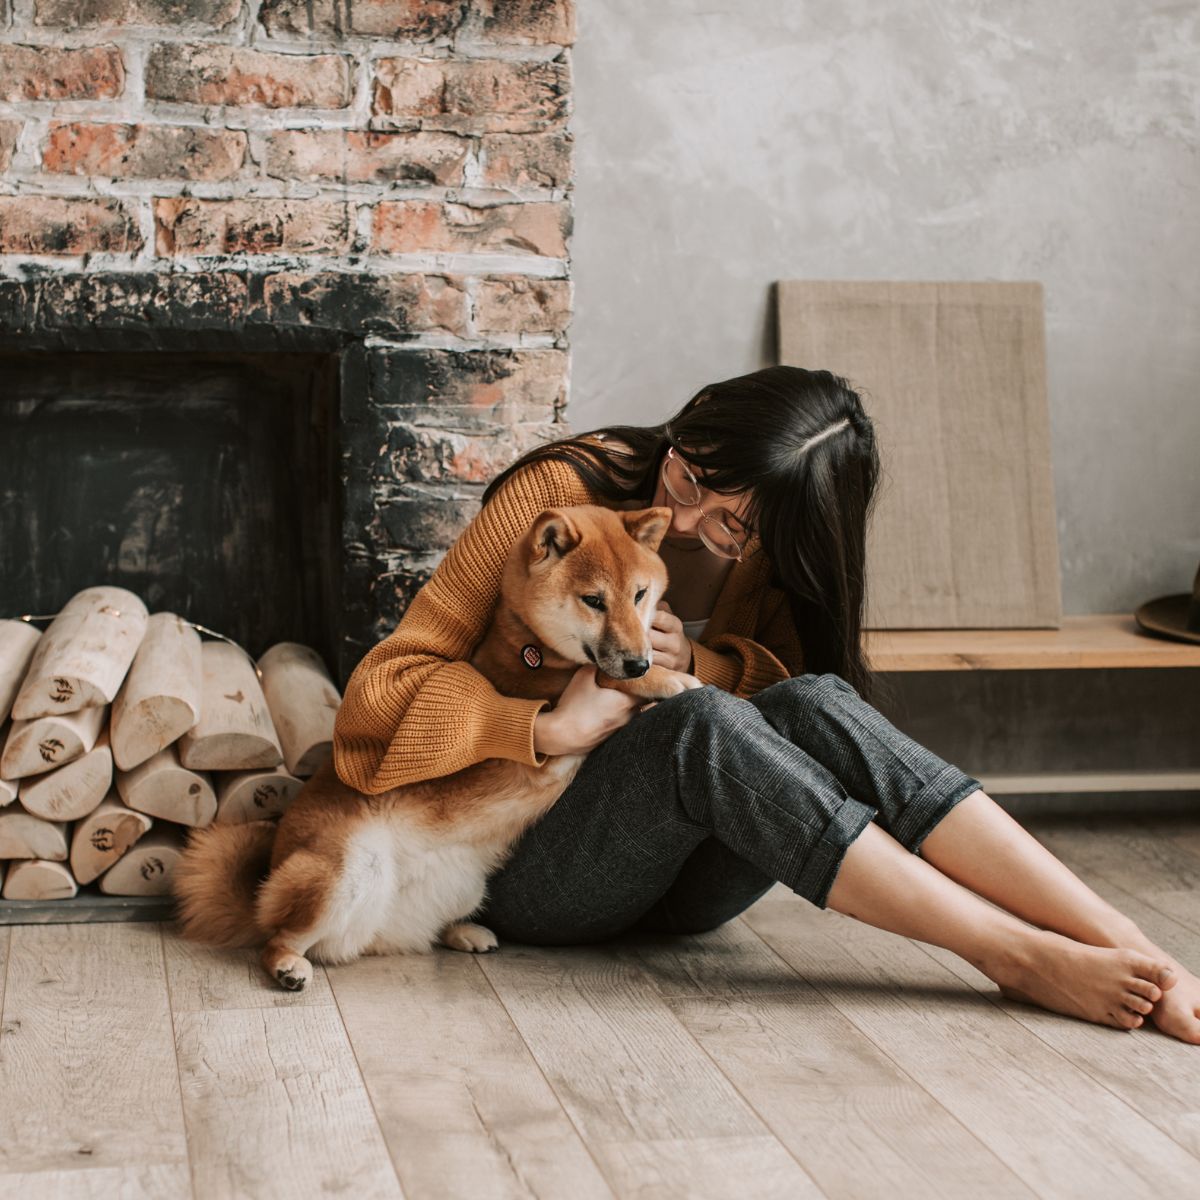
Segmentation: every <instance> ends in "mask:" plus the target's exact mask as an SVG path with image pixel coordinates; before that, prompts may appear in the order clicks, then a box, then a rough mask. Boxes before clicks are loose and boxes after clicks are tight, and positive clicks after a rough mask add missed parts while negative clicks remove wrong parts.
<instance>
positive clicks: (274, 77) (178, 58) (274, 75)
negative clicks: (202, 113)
mask: <svg viewBox="0 0 1200 1200" xmlns="http://www.w3.org/2000/svg"><path fill="white" fill-rule="evenodd" d="M353 91H354V88H353V83H352V80H351V73H350V59H349V58H346V57H345V56H344V55H340V54H266V53H263V52H261V51H258V50H246V49H242V48H239V47H235V46H186V45H174V44H172V45H163V46H155V47H154V49H153V50H151V52H150V57H149V60H148V61H147V63H146V96H147V98H148V99H151V100H175V101H178V102H181V103H184V104H246V105H258V106H261V107H264V108H345V107H346V105H348V104H349V103H350V100H351V97H352V95H353Z"/></svg>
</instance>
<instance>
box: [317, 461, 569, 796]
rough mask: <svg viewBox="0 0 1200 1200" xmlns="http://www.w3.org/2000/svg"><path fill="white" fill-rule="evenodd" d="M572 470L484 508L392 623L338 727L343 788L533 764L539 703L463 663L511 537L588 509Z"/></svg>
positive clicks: (360, 673)
mask: <svg viewBox="0 0 1200 1200" xmlns="http://www.w3.org/2000/svg"><path fill="white" fill-rule="evenodd" d="M589 502H591V497H590V495H589V493H588V491H587V489H586V488H585V487H584V485H583V484H582V482H581V481H580V480H579V479H578V477H577V476H576V475H575V473H574V471H572V470H571V468H570V467H569V466H566V465H565V464H560V463H539V464H536V465H534V466H531V467H529V468H526V469H525V470H522V471H519V472H518V473H517V474H516V475H514V476H513V477H512V478H511V479H509V480H507V481H506V482H505V484H504V486H503V487H502V488H501V489H500V490H499V491H498V492H497V493H496V494H495V495H494V496H493V497H492V499H491V501H490V503H488V505H487V506H486V507H485V508H483V509H481V510H480V512H479V513H478V514H477V515H476V516H475V518H474V520H472V521H471V523H470V525H468V526H467V528H466V529H465V530H464V531H463V533H462V534H461V535H460V536H459V538H458V540H457V541H456V542H455V543H454V545H453V546H452V547H451V548H450V550H449V551H448V552H447V554H446V557H445V558H444V559H443V560H442V562H441V563H440V564H439V566H438V568H437V570H436V571H435V572H434V573H433V576H432V577H431V578H430V580H429V581H428V582H427V583H426V584H425V585H424V587H422V588H421V589H420V591H419V592H417V594H416V596H414V597H413V600H412V602H411V603H410V604H409V606H408V609H407V611H406V612H405V614H404V616H403V618H402V619H401V620H400V623H399V624H398V625H397V626H396V628H395V630H393V632H392V633H391V634H390V635H389V636H388V637H387V638H386V639H385V640H384V641H382V642H380V643H379V645H377V646H376V647H375V648H374V649H372V650H371V651H370V652H369V653H368V654H367V655H366V656H365V657H364V658H363V660H362V661H361V662H360V663H359V664H358V666H357V667H356V668H355V669H354V673H353V674H352V675H351V676H350V680H349V682H348V683H347V685H346V694H345V696H344V698H343V700H342V706H341V708H340V709H339V710H338V714H337V719H336V722H335V724H334V735H333V763H334V769H335V770H336V771H337V774H338V777H339V778H340V779H341V780H342V782H343V783H345V784H347V785H348V786H350V787H352V788H354V789H356V790H357V791H360V792H366V793H369V794H376V793H379V792H385V791H387V790H389V789H390V788H394V787H400V786H402V785H404V784H406V783H414V782H416V781H417V780H421V779H433V778H436V777H439V776H442V775H449V774H450V773H452V772H454V771H458V770H461V769H462V768H463V767H468V766H470V765H471V764H473V763H477V762H481V761H483V759H485V758H508V759H513V760H515V761H517V762H523V763H528V764H529V765H531V766H538V765H540V764H541V763H542V762H543V761H544V757H543V756H542V755H539V754H538V753H537V751H536V750H535V749H534V723H535V720H536V718H537V715H538V713H539V712H540V711H541V710H542V709H544V708H545V707H546V704H547V702H546V701H544V700H521V699H516V698H514V697H510V696H503V695H501V694H500V693H499V692H498V691H496V689H495V688H494V687H493V686H492V685H491V683H490V682H489V681H488V680H487V679H486V678H485V677H484V676H483V675H481V674H480V673H479V672H478V671H476V670H475V668H474V667H472V666H471V665H470V664H469V663H468V662H466V661H464V660H466V659H468V658H469V657H470V656H471V654H472V652H473V651H474V649H475V647H476V646H477V645H478V644H479V642H480V641H482V639H483V635H484V633H485V632H486V630H487V626H488V624H489V622H490V621H491V619H492V614H493V612H494V610H495V607H496V603H497V601H498V599H499V595H500V575H501V571H502V569H503V566H504V560H505V558H506V557H507V555H508V552H509V550H510V549H511V547H512V546H513V544H514V543H515V542H516V541H517V539H518V538H520V537H521V536H522V535H523V534H524V533H525V531H526V530H527V529H528V528H529V525H530V523H531V522H532V521H533V519H534V517H536V516H537V515H538V513H540V512H541V511H542V510H543V509H546V508H556V507H559V506H562V505H568V504H587V503H589Z"/></svg>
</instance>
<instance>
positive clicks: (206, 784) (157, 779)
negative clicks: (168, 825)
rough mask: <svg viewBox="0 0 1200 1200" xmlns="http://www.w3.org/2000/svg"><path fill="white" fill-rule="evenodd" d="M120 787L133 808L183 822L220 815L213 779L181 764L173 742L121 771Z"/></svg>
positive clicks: (200, 822)
mask: <svg viewBox="0 0 1200 1200" xmlns="http://www.w3.org/2000/svg"><path fill="white" fill-rule="evenodd" d="M117 791H118V792H119V793H120V795H121V799H122V800H124V801H125V803H126V804H128V805H129V807H130V808H134V809H137V811H138V812H143V813H148V814H149V815H150V816H152V817H162V818H163V819H164V820H166V821H176V822H178V824H180V825H209V824H211V823H212V819H213V817H215V816H216V815H217V795H216V792H214V791H213V785H212V781H211V780H210V779H209V777H208V776H207V775H205V774H202V773H201V772H198V771H189V770H188V769H187V767H184V766H181V765H180V762H179V753H178V751H177V750H176V749H175V747H174V746H173V745H171V746H168V747H167V748H166V749H165V750H160V751H159V752H158V753H157V754H155V755H154V756H153V757H152V758H148V759H147V760H146V761H145V762H144V763H141V764H140V765H139V766H136V767H134V768H133V770H132V771H118V772H117Z"/></svg>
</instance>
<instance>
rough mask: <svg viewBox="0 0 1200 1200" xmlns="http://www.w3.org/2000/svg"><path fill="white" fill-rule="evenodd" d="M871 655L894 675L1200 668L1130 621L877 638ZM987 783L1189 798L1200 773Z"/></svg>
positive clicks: (1197, 659) (1016, 789)
mask: <svg viewBox="0 0 1200 1200" xmlns="http://www.w3.org/2000/svg"><path fill="white" fill-rule="evenodd" d="M865 648H866V653H867V657H868V658H869V660H870V662H871V665H872V666H873V667H874V668H875V670H877V671H884V672H895V673H903V672H911V671H1048V670H1055V671H1064V670H1066V671H1075V670H1100V669H1106V670H1113V669H1128V668H1143V669H1145V668H1153V669H1159V668H1174V667H1200V645H1192V644H1191V643H1189V642H1173V641H1169V640H1167V639H1166V638H1156V637H1151V636H1150V635H1148V634H1145V633H1142V632H1141V631H1140V630H1139V629H1138V626H1137V624H1136V622H1135V621H1134V619H1133V618H1132V617H1131V616H1127V615H1125V614H1123V613H1115V614H1104V615H1099V616H1085V617H1064V618H1063V623H1062V627H1061V628H1060V629H902V630H891V631H886V632H885V631H882V630H873V631H870V632H868V633H867V634H866V637H865ZM1198 737H1200V733H1198ZM981 782H982V783H983V785H984V788H985V789H986V790H987V791H989V792H991V793H994V794H996V795H1001V794H1029V795H1033V794H1044V793H1052V792H1063V793H1066V792H1143V791H1170V792H1185V791H1193V790H1195V791H1200V771H1125V772H1111V771H1109V772H1083V771H1067V772H1061V773H1044V774H1037V775H1016V774H1014V775H1007V774H1006V775H988V777H987V778H986V779H981Z"/></svg>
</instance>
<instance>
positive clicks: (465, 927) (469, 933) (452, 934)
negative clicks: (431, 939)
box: [439, 921, 500, 954]
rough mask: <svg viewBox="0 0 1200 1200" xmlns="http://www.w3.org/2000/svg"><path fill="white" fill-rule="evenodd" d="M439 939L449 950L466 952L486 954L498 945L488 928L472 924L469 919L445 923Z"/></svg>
mask: <svg viewBox="0 0 1200 1200" xmlns="http://www.w3.org/2000/svg"><path fill="white" fill-rule="evenodd" d="M439 940H440V941H441V943H442V945H443V946H449V947H450V949H451V950H462V951H463V952H464V953H466V954H487V953H489V952H490V951H492V950H497V949H499V947H500V943H499V941H497V939H496V935H495V934H494V933H493V932H492V931H491V930H490V929H485V928H484V927H483V926H482V925H474V924H472V923H471V922H470V921H460V922H459V923H458V924H457V925H447V926H446V928H445V929H444V930H443V931H442V936H441V938H440V939H439Z"/></svg>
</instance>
